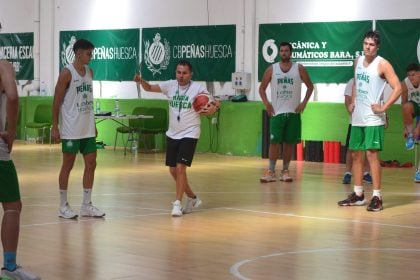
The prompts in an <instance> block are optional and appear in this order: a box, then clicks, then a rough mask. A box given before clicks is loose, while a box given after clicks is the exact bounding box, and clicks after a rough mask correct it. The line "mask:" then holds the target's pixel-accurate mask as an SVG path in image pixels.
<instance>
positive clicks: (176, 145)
mask: <svg viewBox="0 0 420 280" xmlns="http://www.w3.org/2000/svg"><path fill="white" fill-rule="evenodd" d="M197 142H198V139H195V138H182V139H172V138H169V137H166V165H167V166H170V167H175V166H176V165H177V163H182V164H185V165H186V166H191V163H192V160H193V157H194V152H195V147H196V146H197Z"/></svg>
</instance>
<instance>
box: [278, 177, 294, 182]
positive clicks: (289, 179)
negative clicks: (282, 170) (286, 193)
mask: <svg viewBox="0 0 420 280" xmlns="http://www.w3.org/2000/svg"><path fill="white" fill-rule="evenodd" d="M280 181H282V182H288V183H290V182H293V178H287V179H280Z"/></svg>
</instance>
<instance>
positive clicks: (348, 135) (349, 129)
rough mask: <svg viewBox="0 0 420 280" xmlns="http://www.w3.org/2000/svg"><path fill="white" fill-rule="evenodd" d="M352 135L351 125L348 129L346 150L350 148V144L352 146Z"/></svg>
mask: <svg viewBox="0 0 420 280" xmlns="http://www.w3.org/2000/svg"><path fill="white" fill-rule="evenodd" d="M350 134H351V124H349V128H347V136H346V148H349V144H350Z"/></svg>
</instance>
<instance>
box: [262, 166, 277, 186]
mask: <svg viewBox="0 0 420 280" xmlns="http://www.w3.org/2000/svg"><path fill="white" fill-rule="evenodd" d="M275 181H277V177H276V173H275V172H273V171H271V170H270V169H267V170H266V171H264V174H263V175H262V177H261V178H260V182H261V183H270V182H275Z"/></svg>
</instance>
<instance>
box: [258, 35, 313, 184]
mask: <svg viewBox="0 0 420 280" xmlns="http://www.w3.org/2000/svg"><path fill="white" fill-rule="evenodd" d="M292 50H293V49H292V45H291V44H290V43H288V42H282V43H280V62H278V63H275V64H273V65H270V66H269V67H268V68H267V69H266V70H265V72H264V76H263V78H262V80H261V84H260V88H259V93H260V96H261V99H262V102H263V103H264V105H265V108H266V110H267V113H268V115H269V116H270V147H269V152H268V153H269V167H268V170H266V172H265V173H264V175H263V176H262V177H261V179H260V181H261V182H262V183H268V182H274V181H276V180H277V177H276V175H275V168H276V162H277V159H278V157H279V151H280V144H281V143H283V169H282V172H281V175H280V181H285V182H292V181H293V179H292V177H290V175H289V163H290V160H291V158H292V150H293V145H295V144H297V143H299V142H300V140H301V119H300V114H301V113H302V112H303V110H304V109H305V107H306V104H307V103H308V101H309V98H310V97H311V94H312V91H313V89H314V85H313V84H312V81H311V79H310V77H309V75H308V73H307V72H306V69H305V67H303V65H301V64H298V63H293V62H292V61H291V60H290V59H291V57H292ZM302 82H303V83H305V85H306V88H307V89H306V95H305V98H304V99H303V101H302V102H301V86H302ZM268 84H270V85H271V103H270V101H268V98H267V94H266V92H265V91H266V89H267V87H268Z"/></svg>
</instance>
